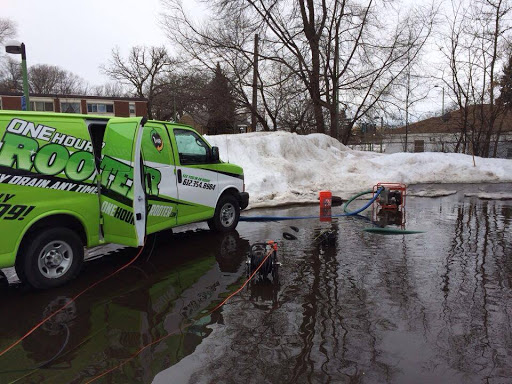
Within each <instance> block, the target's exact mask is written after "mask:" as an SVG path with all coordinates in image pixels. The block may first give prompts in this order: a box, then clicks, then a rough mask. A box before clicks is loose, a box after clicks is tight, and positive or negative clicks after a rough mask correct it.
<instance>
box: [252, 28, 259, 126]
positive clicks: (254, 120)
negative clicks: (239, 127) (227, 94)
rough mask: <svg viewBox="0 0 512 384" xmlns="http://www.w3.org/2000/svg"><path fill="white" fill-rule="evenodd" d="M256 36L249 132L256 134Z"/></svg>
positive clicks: (257, 40) (255, 36)
mask: <svg viewBox="0 0 512 384" xmlns="http://www.w3.org/2000/svg"><path fill="white" fill-rule="evenodd" d="M258 42H259V36H258V34H255V35H254V59H253V74H252V113H251V132H256V110H257V108H258Z"/></svg>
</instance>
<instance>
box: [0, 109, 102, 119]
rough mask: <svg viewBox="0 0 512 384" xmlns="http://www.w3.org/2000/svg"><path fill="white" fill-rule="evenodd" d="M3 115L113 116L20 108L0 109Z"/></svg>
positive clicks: (93, 117)
mask: <svg viewBox="0 0 512 384" xmlns="http://www.w3.org/2000/svg"><path fill="white" fill-rule="evenodd" d="M0 114H1V115H18V116H48V117H75V118H76V117H81V118H85V119H101V120H108V119H110V118H111V116H99V115H84V114H81V113H61V112H38V111H18V110H7V109H4V110H0Z"/></svg>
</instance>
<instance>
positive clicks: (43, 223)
mask: <svg viewBox="0 0 512 384" xmlns="http://www.w3.org/2000/svg"><path fill="white" fill-rule="evenodd" d="M52 227H65V228H69V229H71V230H72V231H73V232H75V233H76V234H77V235H78V236H79V237H80V240H81V241H82V244H83V245H84V246H86V245H87V234H86V233H85V228H84V226H83V225H82V223H81V222H80V220H78V219H77V218H76V217H73V216H71V215H62V214H61V215H52V216H47V217H44V218H42V219H41V220H39V221H38V222H37V223H34V224H33V225H32V226H31V227H30V229H29V230H28V231H27V233H25V235H24V236H23V240H22V242H21V245H20V249H22V248H23V246H24V244H23V243H24V242H25V240H26V239H28V238H30V237H31V236H32V235H33V234H34V233H36V232H37V231H39V230H41V229H44V228H52Z"/></svg>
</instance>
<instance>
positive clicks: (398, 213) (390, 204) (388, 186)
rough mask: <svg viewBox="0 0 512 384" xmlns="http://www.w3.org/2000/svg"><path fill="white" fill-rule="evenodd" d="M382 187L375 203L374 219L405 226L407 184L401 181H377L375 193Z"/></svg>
mask: <svg viewBox="0 0 512 384" xmlns="http://www.w3.org/2000/svg"><path fill="white" fill-rule="evenodd" d="M381 188H383V189H382V191H381V192H380V194H379V196H378V198H377V199H376V200H375V202H374V204H373V215H372V216H373V221H374V222H375V223H378V224H381V225H382V226H386V225H390V224H391V225H397V226H400V227H401V228H402V229H403V228H405V214H404V213H405V200H406V195H407V186H406V185H405V184H401V183H377V185H374V186H373V195H374V196H375V194H376V193H377V192H378V190H379V189H381Z"/></svg>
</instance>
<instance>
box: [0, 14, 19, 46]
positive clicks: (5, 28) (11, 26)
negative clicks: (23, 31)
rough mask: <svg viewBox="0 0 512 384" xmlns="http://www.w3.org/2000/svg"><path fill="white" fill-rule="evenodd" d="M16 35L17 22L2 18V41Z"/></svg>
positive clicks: (0, 32) (0, 40)
mask: <svg viewBox="0 0 512 384" xmlns="http://www.w3.org/2000/svg"><path fill="white" fill-rule="evenodd" d="M14 36H16V24H15V23H14V22H13V21H12V20H9V19H5V18H0V43H3V42H4V41H5V40H6V39H11V38H13V37H14Z"/></svg>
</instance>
